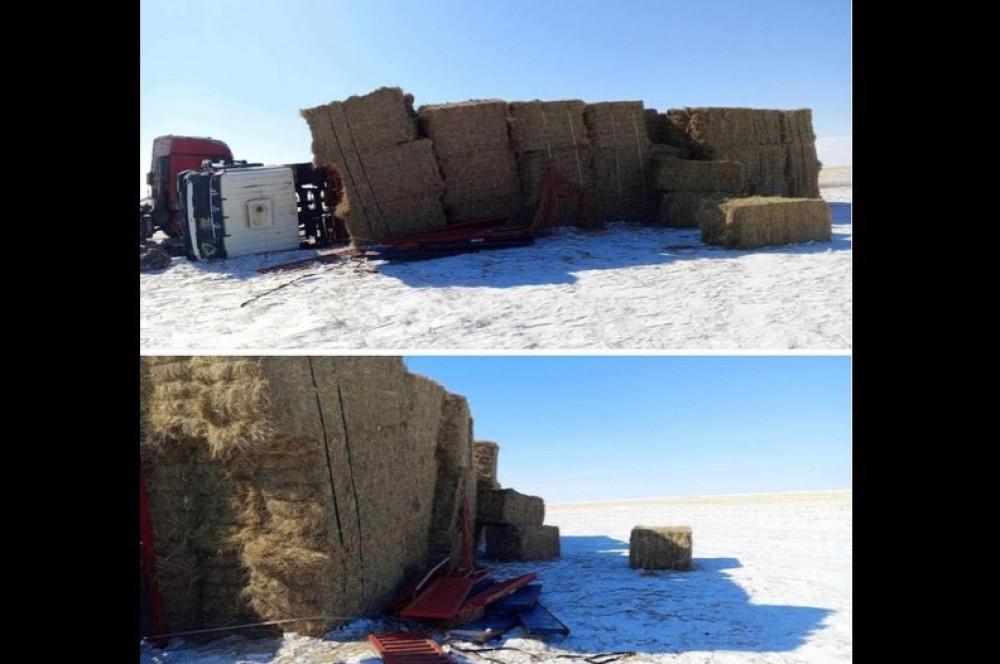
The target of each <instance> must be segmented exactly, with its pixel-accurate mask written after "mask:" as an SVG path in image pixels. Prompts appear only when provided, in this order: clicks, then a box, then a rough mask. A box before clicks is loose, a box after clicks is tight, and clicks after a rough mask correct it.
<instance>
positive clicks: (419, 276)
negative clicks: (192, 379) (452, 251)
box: [149, 203, 851, 288]
mask: <svg viewBox="0 0 1000 664" xmlns="http://www.w3.org/2000/svg"><path fill="white" fill-rule="evenodd" d="M829 205H830V209H831V214H832V217H833V223H834V233H833V238H832V240H831V241H830V242H808V243H805V244H793V245H784V246H777V247H763V248H760V249H752V250H746V249H744V250H730V249H725V248H723V247H716V246H711V245H706V244H703V243H702V242H701V238H700V234H699V231H698V229H696V228H667V227H656V226H639V225H631V224H624V223H620V222H617V223H611V224H609V225H608V227H607V228H606V229H604V230H597V231H580V230H576V229H563V230H562V231H559V232H557V233H556V234H554V235H550V236H543V237H540V238H538V239H537V241H536V242H535V244H534V245H531V246H527V247H517V248H512V249H501V250H490V251H481V252H478V253H470V254H459V255H456V256H449V257H444V258H434V259H430V260H421V261H407V262H396V263H393V262H389V263H385V264H382V265H380V266H379V267H378V271H379V272H380V273H381V274H383V275H385V276H387V277H391V278H393V279H398V280H399V281H401V282H402V283H403V284H405V285H407V286H410V287H413V288H428V287H431V288H434V287H453V286H460V287H468V288H477V287H478V288H513V287H517V286H534V285H561V284H566V285H568V284H573V283H575V282H576V281H577V278H578V277H577V273H578V272H583V271H587V270H614V269H618V268H625V267H640V266H655V265H663V264H667V263H672V262H674V261H681V260H692V259H732V258H739V257H742V256H746V255H748V254H801V255H806V254H821V253H827V252H830V251H846V250H849V249H850V248H851V240H850V236H849V235H848V234H846V233H845V232H844V230H843V228H840V229H838V228H837V227H838V226H841V227H843V225H845V224H849V223H851V204H850V203H830V204H829ZM610 235H617V236H618V237H617V238H615V241H614V242H606V241H605V240H604V239H605V238H606V237H608V236H610ZM315 253H316V252H315V250H311V249H300V250H295V251H285V252H276V253H272V254H264V255H255V256H242V257H240V258H231V259H225V260H218V261H198V262H194V263H191V264H190V265H191V266H192V267H194V268H195V269H197V270H198V271H200V272H204V273H211V274H220V275H226V276H229V277H235V278H237V279H250V278H253V277H259V276H261V275H260V274H259V273H258V272H257V269H258V268H260V267H264V266H270V265H277V264H279V263H284V262H290V261H294V260H300V259H303V258H308V257H310V256H313V255H315ZM174 260H175V261H186V259H184V258H175V259H174ZM168 269H169V268H168ZM159 272H163V270H156V271H152V272H150V273H149V274H157V273H159ZM288 274H289V275H294V274H295V273H294V272H290V273H288ZM318 276H322V273H320V274H319V275H318Z"/></svg>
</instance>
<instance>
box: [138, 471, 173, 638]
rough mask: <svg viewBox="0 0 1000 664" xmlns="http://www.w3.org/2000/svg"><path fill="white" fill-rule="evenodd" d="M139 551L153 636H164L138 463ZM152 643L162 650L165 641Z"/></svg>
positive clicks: (150, 523)
mask: <svg viewBox="0 0 1000 664" xmlns="http://www.w3.org/2000/svg"><path fill="white" fill-rule="evenodd" d="M139 550H140V552H141V553H142V573H143V577H144V578H145V580H146V588H147V590H148V595H149V610H150V616H151V618H152V623H153V633H154V634H165V633H166V631H167V629H166V621H165V620H164V617H163V596H162V595H160V587H159V585H158V584H157V583H156V550H155V548H154V546H153V517H152V515H151V514H150V511H149V496H148V494H147V492H146V473H145V472H143V470H142V462H141V461H140V462H139ZM153 643H154V644H155V645H156V646H157V647H159V648H164V647H166V645H167V639H166V638H164V637H158V638H156V639H154V640H153Z"/></svg>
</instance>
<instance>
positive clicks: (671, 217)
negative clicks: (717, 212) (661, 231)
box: [659, 191, 727, 228]
mask: <svg viewBox="0 0 1000 664" xmlns="http://www.w3.org/2000/svg"><path fill="white" fill-rule="evenodd" d="M726 198H727V196H724V195H722V194H713V193H705V192H700V191H695V192H691V191H672V192H669V193H666V194H663V195H662V197H661V201H660V217H659V220H660V223H662V224H663V225H664V226H678V227H681V228H691V227H697V226H698V210H699V209H700V208H701V206H702V204H704V203H706V202H708V203H712V202H716V203H717V202H720V201H723V200H725V199H726Z"/></svg>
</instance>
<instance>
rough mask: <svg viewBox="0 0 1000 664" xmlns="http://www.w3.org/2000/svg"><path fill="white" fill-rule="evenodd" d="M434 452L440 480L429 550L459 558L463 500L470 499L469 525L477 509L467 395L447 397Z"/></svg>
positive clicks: (437, 555)
mask: <svg viewBox="0 0 1000 664" xmlns="http://www.w3.org/2000/svg"><path fill="white" fill-rule="evenodd" d="M435 456H436V458H437V480H436V483H435V488H434V507H433V509H432V511H431V525H430V533H429V537H428V544H427V550H428V554H429V556H430V559H431V560H432V561H437V560H440V559H441V558H443V557H445V556H450V557H451V558H452V559H453V560H457V559H458V556H459V553H460V551H461V548H462V504H463V502H465V501H469V509H470V525H472V524H471V518H472V516H471V515H474V514H475V509H476V505H475V493H474V492H475V484H476V481H475V469H474V468H473V460H472V417H471V415H470V413H469V404H468V402H467V401H466V399H465V397H461V396H458V395H455V394H449V395H447V396H446V397H445V399H444V402H443V404H442V411H441V426H440V429H439V431H438V443H437V451H436V453H435ZM470 485H471V490H472V492H473V493H472V497H471V500H470V496H469V489H470Z"/></svg>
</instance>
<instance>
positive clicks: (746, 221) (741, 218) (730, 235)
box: [697, 196, 831, 249]
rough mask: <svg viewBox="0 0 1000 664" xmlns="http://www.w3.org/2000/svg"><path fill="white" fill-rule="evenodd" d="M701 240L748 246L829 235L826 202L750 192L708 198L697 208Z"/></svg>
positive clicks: (737, 246) (825, 238) (826, 238)
mask: <svg viewBox="0 0 1000 664" xmlns="http://www.w3.org/2000/svg"><path fill="white" fill-rule="evenodd" d="M697 218H698V224H699V226H701V237H702V241H703V242H705V243H707V244H719V245H722V246H725V247H729V248H739V249H751V248H754V247H763V246H769V245H781V244H791V243H795V242H808V241H810V240H817V241H822V242H826V241H829V240H830V236H831V216H830V206H829V205H827V203H826V201H823V200H822V199H818V198H782V197H776V196H769V197H765V196H753V197H749V198H733V199H727V200H718V201H711V202H706V203H704V204H702V205H701V206H700V207H699V208H698V212H697Z"/></svg>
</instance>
